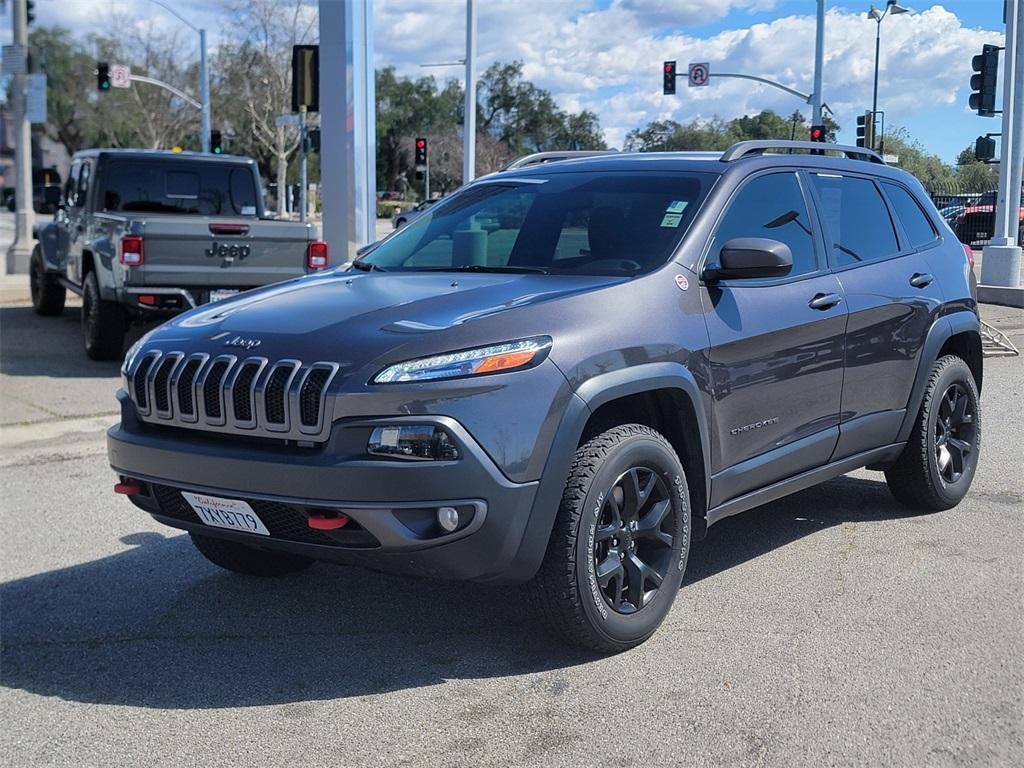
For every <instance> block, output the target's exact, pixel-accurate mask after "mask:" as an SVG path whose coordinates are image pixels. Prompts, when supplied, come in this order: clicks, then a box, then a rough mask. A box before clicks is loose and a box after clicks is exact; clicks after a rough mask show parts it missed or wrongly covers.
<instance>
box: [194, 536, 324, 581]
mask: <svg viewBox="0 0 1024 768" xmlns="http://www.w3.org/2000/svg"><path fill="white" fill-rule="evenodd" d="M189 536H190V537H191V539H192V543H193V544H195V547H196V549H198V550H199V553H200V554H201V555H202V556H203V557H205V558H206V559H207V560H209V561H210V562H211V563H213V564H214V565H219V566H220V567H221V568H224V569H226V570H228V571H234V572H235V573H244V574H246V575H247V576H287V575H288V574H289V573H297V572H298V571H302V570H305V569H306V568H309V566H311V565H312V564H313V561H312V560H311V559H309V558H308V557H302V556H301V555H292V554H289V553H287V552H270V551H267V550H263V549H256V548H255V547H248V546H246V545H245V544H239V543H238V542H235V541H225V540H224V539H215V538H213V537H212V536H203V535H202V534H198V533H190V534H189Z"/></svg>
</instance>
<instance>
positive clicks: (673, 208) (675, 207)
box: [662, 200, 686, 226]
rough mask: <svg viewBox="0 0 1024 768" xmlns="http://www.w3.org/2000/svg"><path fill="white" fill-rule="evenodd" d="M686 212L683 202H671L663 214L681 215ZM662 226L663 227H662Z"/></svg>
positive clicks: (684, 202)
mask: <svg viewBox="0 0 1024 768" xmlns="http://www.w3.org/2000/svg"><path fill="white" fill-rule="evenodd" d="M685 210H686V201H685V200H673V201H672V202H671V203H669V204H668V208H666V209H665V213H682V212H683V211H685ZM662 226H664V225H662Z"/></svg>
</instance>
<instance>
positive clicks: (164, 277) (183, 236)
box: [131, 216, 312, 288]
mask: <svg viewBox="0 0 1024 768" xmlns="http://www.w3.org/2000/svg"><path fill="white" fill-rule="evenodd" d="M142 235H143V241H144V247H145V262H144V264H143V266H142V267H140V268H138V270H137V271H138V272H140V273H141V274H139V275H137V276H136V279H134V280H132V281H131V282H132V284H136V285H138V284H142V285H147V286H174V287H223V288H252V287H256V286H259V285H266V284H268V283H276V282H279V281H281V280H288V279H291V278H293V277H299V276H301V275H304V274H306V272H307V269H306V246H307V244H308V242H309V240H311V239H312V227H311V226H310V225H308V224H302V223H299V222H293V221H271V220H260V219H252V218H237V219H234V218H226V217H217V218H208V217H202V216H188V217H185V216H168V217H161V216H152V217H146V219H145V222H144V224H143V226H142ZM133 271H135V270H133Z"/></svg>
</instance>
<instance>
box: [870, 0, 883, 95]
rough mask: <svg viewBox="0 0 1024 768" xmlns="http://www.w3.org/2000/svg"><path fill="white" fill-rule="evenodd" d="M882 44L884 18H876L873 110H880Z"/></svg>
mask: <svg viewBox="0 0 1024 768" xmlns="http://www.w3.org/2000/svg"><path fill="white" fill-rule="evenodd" d="M881 46H882V20H881V19H876V20H875V91H874V96H872V97H871V111H872V112H878V54H879V51H880V50H881Z"/></svg>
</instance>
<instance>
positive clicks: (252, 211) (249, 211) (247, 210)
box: [242, 205, 256, 216]
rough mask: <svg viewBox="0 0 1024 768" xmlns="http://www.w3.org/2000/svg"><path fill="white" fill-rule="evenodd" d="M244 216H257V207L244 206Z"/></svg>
mask: <svg viewBox="0 0 1024 768" xmlns="http://www.w3.org/2000/svg"><path fill="white" fill-rule="evenodd" d="M242 215H243V216H255V215H256V206H255V205H243V206H242Z"/></svg>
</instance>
